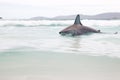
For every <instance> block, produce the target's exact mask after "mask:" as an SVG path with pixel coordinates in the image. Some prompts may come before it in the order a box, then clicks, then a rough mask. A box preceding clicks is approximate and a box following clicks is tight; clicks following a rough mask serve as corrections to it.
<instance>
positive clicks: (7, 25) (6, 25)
mask: <svg viewBox="0 0 120 80" xmlns="http://www.w3.org/2000/svg"><path fill="white" fill-rule="evenodd" d="M40 26H52V27H53V26H54V27H56V26H68V25H67V24H38V25H26V24H4V25H0V27H40Z"/></svg>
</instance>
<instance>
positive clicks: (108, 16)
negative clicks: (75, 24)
mask: <svg viewBox="0 0 120 80" xmlns="http://www.w3.org/2000/svg"><path fill="white" fill-rule="evenodd" d="M75 17H76V15H68V16H56V17H53V18H47V17H33V18H30V19H32V20H73V19H75ZM80 17H81V19H89V20H113V19H115V20H116V19H120V12H112V13H102V14H97V15H82V14H80Z"/></svg>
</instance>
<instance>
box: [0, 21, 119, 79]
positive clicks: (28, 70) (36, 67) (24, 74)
mask: <svg viewBox="0 0 120 80" xmlns="http://www.w3.org/2000/svg"><path fill="white" fill-rule="evenodd" d="M82 23H83V24H84V25H86V26H91V27H93V28H96V29H100V30H101V31H102V32H104V33H102V34H98V33H95V34H89V35H82V36H76V37H70V36H61V35H59V31H60V30H62V29H64V28H65V27H67V26H69V25H71V24H73V20H65V21H53V20H52V21H49V20H41V21H31V20H30V21H29V20H28V21H25V20H1V21H0V80H119V79H120V77H119V74H120V68H119V67H120V20H103V21H102V20H97V21H95V20H83V21H82ZM115 32H118V34H114V33H115Z"/></svg>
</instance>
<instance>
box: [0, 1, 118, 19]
mask: <svg viewBox="0 0 120 80" xmlns="http://www.w3.org/2000/svg"><path fill="white" fill-rule="evenodd" d="M106 12H120V1H119V0H0V17H3V18H6V19H23V18H25V19H27V18H31V17H36V16H43V17H55V16H59V15H75V14H85V15H95V14H100V13H106Z"/></svg>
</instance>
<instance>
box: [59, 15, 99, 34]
mask: <svg viewBox="0 0 120 80" xmlns="http://www.w3.org/2000/svg"><path fill="white" fill-rule="evenodd" d="M86 33H100V30H96V29H93V28H90V27H87V26H84V25H83V24H82V23H81V21H80V15H79V14H78V15H77V16H76V19H75V22H74V24H73V25H71V26H69V27H67V28H65V29H63V30H62V31H60V32H59V34H61V35H66V34H70V35H72V36H76V35H83V34H86Z"/></svg>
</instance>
